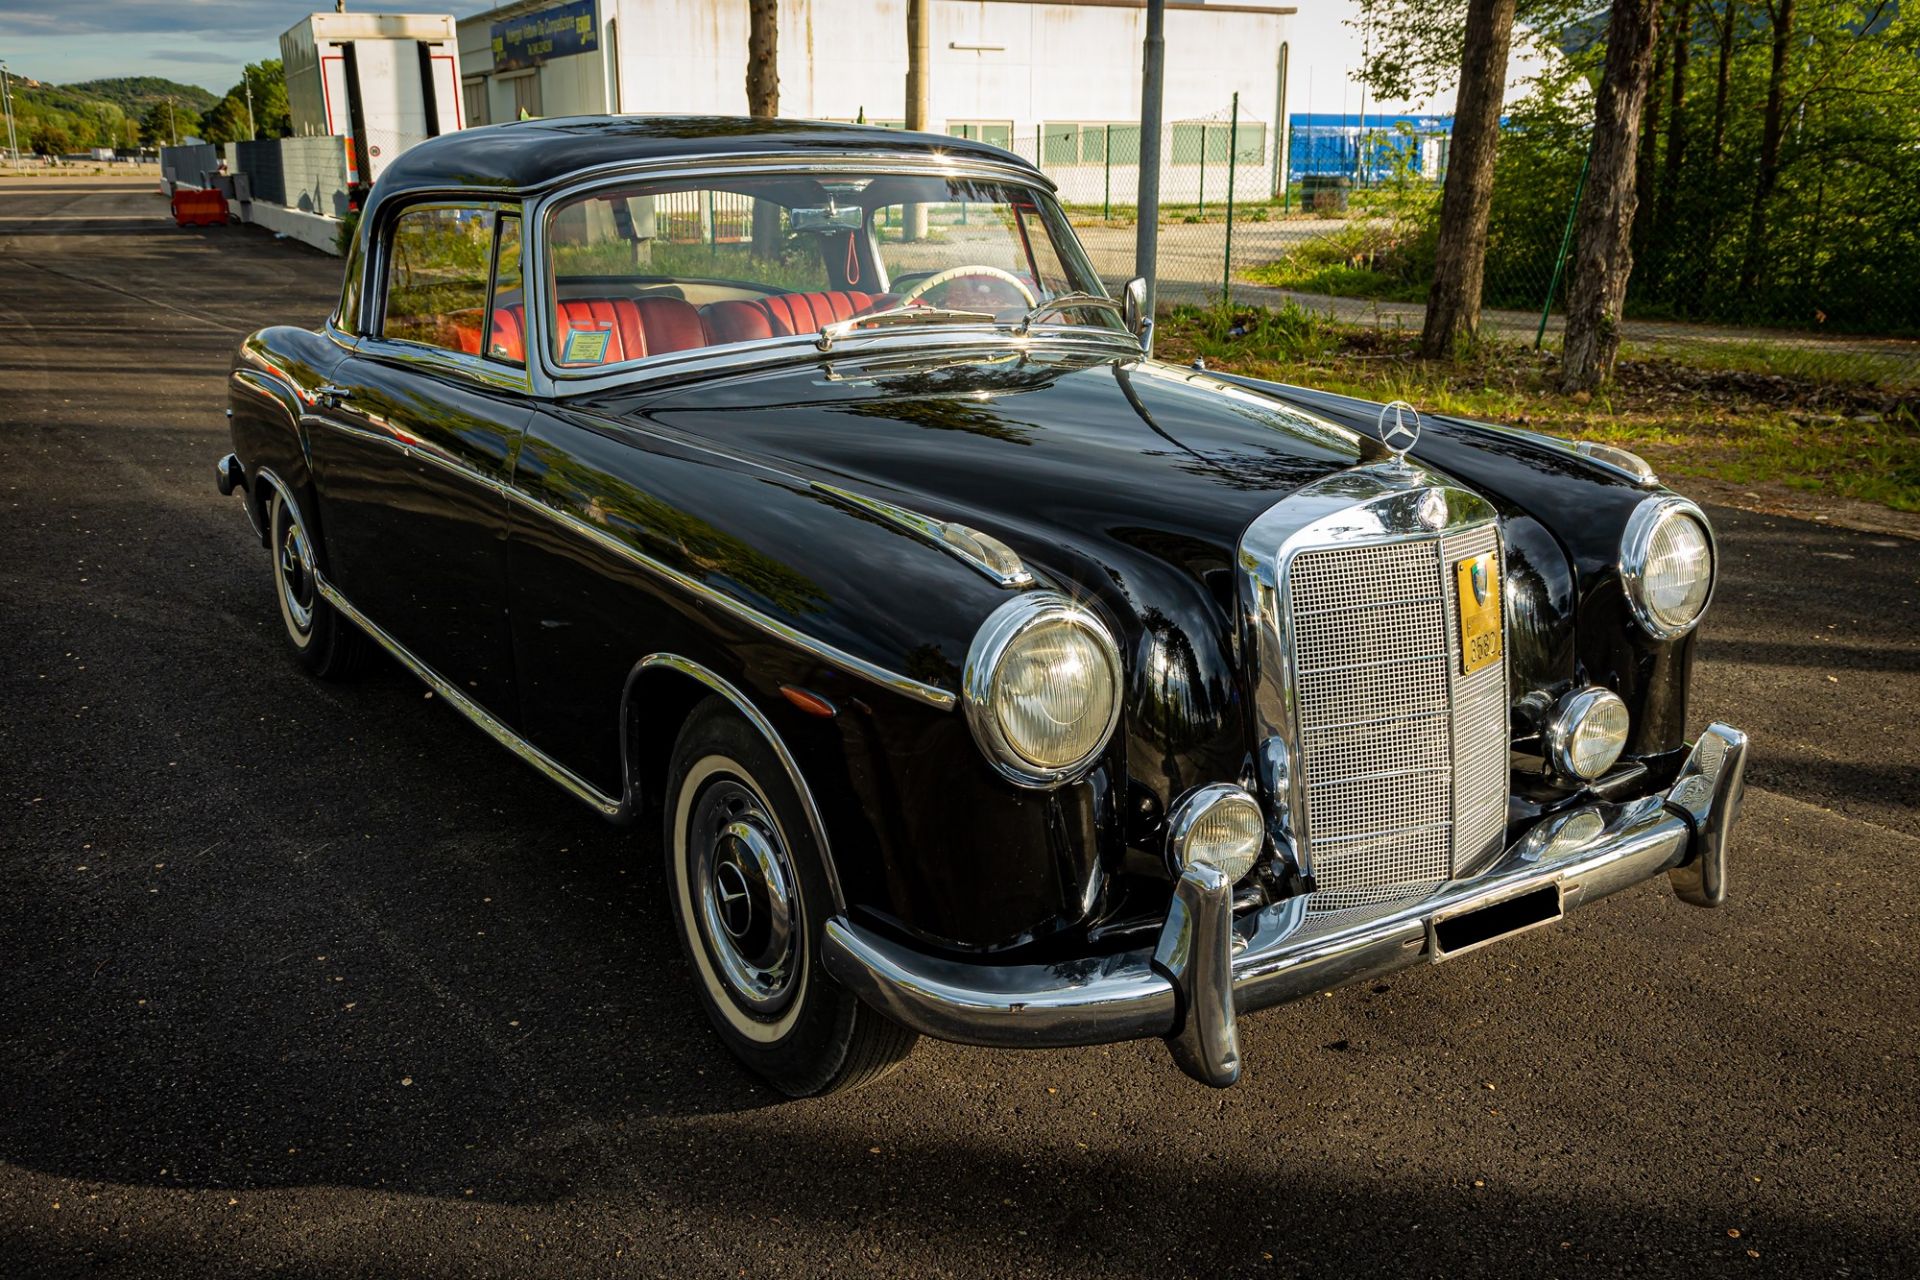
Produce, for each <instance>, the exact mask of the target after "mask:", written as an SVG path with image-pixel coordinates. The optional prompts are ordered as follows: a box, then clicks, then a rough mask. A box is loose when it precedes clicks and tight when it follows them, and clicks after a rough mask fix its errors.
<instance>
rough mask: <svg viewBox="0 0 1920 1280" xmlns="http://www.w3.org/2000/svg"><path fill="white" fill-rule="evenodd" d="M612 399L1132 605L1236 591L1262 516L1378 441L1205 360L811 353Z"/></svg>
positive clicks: (664, 427)
mask: <svg viewBox="0 0 1920 1280" xmlns="http://www.w3.org/2000/svg"><path fill="white" fill-rule="evenodd" d="M598 407H599V408H600V409H601V411H603V412H606V411H612V412H615V413H618V414H620V415H621V416H629V417H633V418H638V419H641V420H644V421H645V423H646V424H647V426H648V427H649V428H650V429H652V430H655V431H661V432H665V433H668V434H671V435H678V436H682V437H688V438H692V439H693V440H695V441H696V442H697V443H699V444H701V445H704V446H707V447H711V448H715V449H718V450H721V451H723V452H726V453H728V454H731V455H734V456H737V457H740V458H744V459H750V460H752V461H754V462H758V463H762V464H765V465H768V466H772V467H774V468H776V469H778V470H781V471H784V472H787V473H789V474H790V475H792V476H794V477H795V478H797V479H799V480H802V481H806V482H810V483H816V484H821V485H829V486H832V487H834V488H838V489H845V490H848V491H851V492H853V493H856V494H859V495H861V496H865V497H870V498H876V499H880V500H882V501H885V502H889V503H893V504H895V505H898V506H902V507H906V508H908V509H910V510H912V511H914V512H917V513H919V514H921V515H925V516H930V517H933V518H934V519H937V520H955V521H959V522H961V523H963V524H967V525H970V526H972V527H974V528H976V529H980V530H982V531H984V532H987V533H990V534H993V535H994V536H995V537H998V538H1000V539H1001V540H1002V541H1004V542H1006V543H1007V544H1008V545H1009V546H1012V547H1013V548H1014V549H1015V550H1016V551H1018V552H1019V553H1020V555H1021V557H1022V558H1023V559H1025V560H1026V561H1027V563H1028V564H1029V565H1030V566H1031V567H1033V568H1034V569H1035V570H1036V571H1038V572H1039V573H1041V574H1042V576H1044V577H1048V578H1051V579H1053V580H1054V582H1055V583H1056V585H1059V586H1061V587H1063V588H1068V589H1073V590H1077V591H1079V592H1082V593H1087V594H1092V595H1096V596H1101V597H1113V596H1115V595H1118V596H1120V597H1124V598H1125V603H1124V604H1122V603H1121V601H1120V600H1115V601H1114V603H1115V604H1116V606H1119V607H1121V608H1124V609H1127V610H1128V611H1132V612H1142V611H1145V610H1149V609H1152V608H1154V607H1155V606H1156V604H1157V603H1158V599H1157V596H1156V592H1155V590H1154V580H1156V579H1163V578H1165V577H1167V576H1168V575H1169V574H1171V575H1175V576H1177V577H1180V578H1183V579H1186V580H1187V581H1188V582H1189V583H1191V582H1195V581H1198V582H1203V583H1208V585H1209V586H1210V587H1217V585H1218V584H1217V582H1209V579H1211V578H1213V575H1214V572H1215V571H1216V570H1222V569H1230V567H1231V565H1232V562H1233V556H1234V552H1235V549H1236V548H1237V546H1238V544H1239V539H1240V535H1241V533H1242V531H1244V530H1245V529H1246V527H1247V525H1248V524H1249V523H1251V522H1252V520H1253V519H1254V517H1256V516H1257V515H1259V514H1260V513H1261V512H1262V511H1265V510H1266V509H1267V508H1268V507H1270V506H1272V505H1273V504H1274V503H1275V502H1277V501H1279V500H1280V499H1281V498H1282V497H1285V496H1286V495H1287V494H1289V493H1291V492H1293V491H1294V490H1296V489H1298V488H1300V487H1301V486H1302V485H1305V484H1308V483H1310V482H1312V481H1314V480H1316V479H1319V478H1320V477H1321V476H1324V475H1326V474H1328V473H1329V472H1332V471H1336V470H1340V469H1342V468H1345V467H1349V466H1352V465H1354V463H1355V462H1356V461H1358V460H1359V458H1360V455H1361V450H1362V447H1363V445H1362V443H1361V439H1360V437H1358V436H1357V435H1356V434H1354V433H1353V432H1351V431H1349V430H1347V429H1346V428H1343V427H1338V426H1334V425H1332V424H1330V423H1328V422H1326V421H1324V420H1321V419H1317V418H1313V417H1309V416H1308V415H1306V414H1304V413H1302V412H1299V411H1297V410H1294V409H1291V408H1289V407H1287V406H1285V405H1281V404H1279V403H1277V402H1275V401H1274V400H1272V399H1270V398H1268V397H1265V396H1261V395H1257V394H1255V393H1252V392H1249V391H1247V390H1245V389H1243V388H1238V387H1234V386H1232V385H1230V384H1227V383H1225V382H1221V381H1219V380H1216V379H1214V378H1212V377H1210V376H1208V375H1206V374H1204V373H1200V372H1197V371H1193V370H1187V369H1179V368H1175V367H1172V366H1168V365H1161V364H1155V363H1152V362H1143V361H1139V360H1126V359H1115V358H1111V357H1109V358H1100V357H1092V356H1086V355H1072V354H1064V353H1041V354H1026V355H1013V356H1007V355H1005V354H1004V353H994V354H992V355H986V354H980V353H975V354H972V355H970V356H968V357H966V358H964V359H951V360H949V362H947V363H944V364H938V363H929V362H928V361H927V360H926V359H925V358H924V357H923V358H921V359H919V360H917V361H915V362H913V363H910V364H902V363H895V364H887V363H881V362H867V363H862V364H852V363H847V364H829V365H825V366H821V365H810V366H806V367H801V368H785V369H779V370H775V371H771V372H764V373H759V374H749V375H744V376H740V377H737V378H732V379H728V380H726V381H724V382H721V383H715V382H712V381H707V382H702V383H699V384H695V385H691V386H686V387H683V388H681V389H679V390H676V391H669V392H667V393H665V394H659V393H656V394H653V395H650V396H647V397H646V398H645V399H644V400H628V401H624V402H623V401H613V402H608V403H605V404H603V405H601V406H598ZM1368 443H1371V442H1368ZM1229 598H1230V597H1229Z"/></svg>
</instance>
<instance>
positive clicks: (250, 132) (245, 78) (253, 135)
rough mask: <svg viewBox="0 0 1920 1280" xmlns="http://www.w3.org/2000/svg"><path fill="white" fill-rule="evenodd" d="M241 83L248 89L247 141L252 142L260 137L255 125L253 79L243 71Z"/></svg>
mask: <svg viewBox="0 0 1920 1280" xmlns="http://www.w3.org/2000/svg"><path fill="white" fill-rule="evenodd" d="M240 83H241V84H243V85H245V86H246V87H247V141H248V142H252V141H254V140H255V139H257V138H258V137H259V136H260V131H259V130H258V129H256V128H255V127H254V124H253V77H252V76H250V75H248V74H247V73H246V72H245V71H242V72H241V73H240Z"/></svg>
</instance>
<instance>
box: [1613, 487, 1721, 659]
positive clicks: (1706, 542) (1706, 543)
mask: <svg viewBox="0 0 1920 1280" xmlns="http://www.w3.org/2000/svg"><path fill="white" fill-rule="evenodd" d="M1620 574H1621V578H1622V579H1623V580H1624V581H1625V583H1626V588H1627V599H1628V600H1629V601H1631V602H1632V604H1633V612H1634V616H1635V617H1637V618H1638V619H1639V620H1640V625H1641V626H1643V627H1645V628H1646V629H1647V631H1648V633H1649V634H1651V635H1653V636H1655V637H1657V638H1659V639H1661V640H1671V639H1673V638H1674V637H1676V636H1682V635H1685V634H1686V633H1687V632H1688V631H1690V630H1692V628H1693V626H1694V624H1695V623H1697V622H1699V621H1700V615H1701V614H1702V613H1705V612H1706V608H1707V601H1708V599H1709V598H1711V597H1712V595H1713V532H1712V530H1711V529H1710V528H1709V527H1708V525H1707V517H1706V516H1705V515H1704V514H1703V513H1702V512H1701V510H1700V508H1699V507H1696V506H1694V505H1693V504H1692V503H1691V502H1688V501H1687V500H1686V499H1685V498H1677V497H1664V498H1651V499H1649V500H1647V501H1646V502H1643V503H1641V504H1640V506H1639V507H1638V508H1637V509H1636V510H1635V511H1634V513H1633V517H1632V518H1631V519H1629V520H1628V521H1627V533H1626V537H1625V538H1624V539H1623V540H1622V542H1621V545H1620Z"/></svg>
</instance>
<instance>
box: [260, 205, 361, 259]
mask: <svg viewBox="0 0 1920 1280" xmlns="http://www.w3.org/2000/svg"><path fill="white" fill-rule="evenodd" d="M240 220H241V221H242V222H250V223H252V224H253V225H254V226H256V227H265V228H266V229H267V230H269V231H273V232H276V233H278V234H280V235H284V236H286V237H287V238H288V239H290V240H298V241H299V242H300V243H302V244H310V245H312V246H313V247H314V248H316V249H319V250H322V251H323V252H326V253H332V254H338V253H339V252H340V250H339V247H338V238H339V235H340V219H338V218H326V217H322V216H321V215H319V214H317V213H307V212H305V211H304V210H300V209H289V208H287V206H285V205H283V204H272V203H270V202H268V201H265V200H249V201H248V202H247V203H245V204H243V205H241V206H240Z"/></svg>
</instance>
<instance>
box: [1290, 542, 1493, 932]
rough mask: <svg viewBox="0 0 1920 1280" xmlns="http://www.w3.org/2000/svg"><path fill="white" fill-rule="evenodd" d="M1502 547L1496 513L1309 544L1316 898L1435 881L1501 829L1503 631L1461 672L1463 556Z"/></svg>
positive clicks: (1304, 827) (1299, 676)
mask: <svg viewBox="0 0 1920 1280" xmlns="http://www.w3.org/2000/svg"><path fill="white" fill-rule="evenodd" d="M1499 549H1500V548H1499V535H1498V533H1497V532H1496V526H1495V525H1493V524H1492V523H1486V524H1481V525H1477V526H1474V527H1471V528H1468V529H1464V530H1461V531H1459V532H1456V533H1453V534H1450V535H1447V536H1445V537H1433V538H1425V539H1420V540H1414V541H1401V542H1385V543H1375V544H1359V545H1345V546H1338V547H1326V548H1313V549H1309V550H1305V551H1302V552H1300V553H1298V554H1297V555H1296V556H1294V558H1293V560H1292V562H1291V565H1290V567H1289V570H1288V575H1287V583H1288V586H1287V601H1286V608H1287V610H1288V622H1289V629H1290V632H1291V636H1292V670H1291V672H1290V673H1289V675H1290V677H1291V680H1292V684H1293V691H1294V704H1293V705H1294V708H1295V714H1296V716H1297V720H1296V732H1297V739H1296V740H1297V741H1298V743H1299V750H1300V767H1301V769H1302V770H1303V774H1304V782H1305V786H1304V788H1303V792H1302V799H1303V801H1304V803H1303V805H1302V808H1303V810H1304V811H1303V812H1302V813H1301V814H1299V815H1297V817H1296V821H1295V830H1296V833H1297V834H1298V835H1299V836H1300V837H1301V838H1302V839H1303V840H1304V842H1305V845H1306V848H1307V852H1308V855H1309V857H1310V858H1311V861H1312V866H1313V874H1314V880H1315V883H1316V884H1317V885H1318V887H1319V892H1318V893H1317V894H1316V895H1315V898H1314V902H1315V907H1316V909H1319V910H1339V909H1344V908H1347V907H1356V906H1362V905H1365V904H1367V903H1371V902H1378V901H1381V900H1383V899H1386V898H1391V897H1397V896H1400V895H1403V894H1410V893H1416V892H1420V891H1423V890H1426V889H1430V888H1432V887H1433V886H1435V885H1437V884H1439V883H1440V882H1441V881H1444V880H1447V879H1449V878H1451V877H1452V876H1454V875H1455V874H1457V873H1458V872H1459V871H1460V870H1462V869H1463V868H1465V867H1467V866H1469V865H1470V864H1471V863H1473V862H1474V861H1475V860H1476V859H1478V858H1479V857H1481V856H1482V855H1484V854H1486V853H1488V852H1490V851H1491V850H1492V849H1494V848H1495V847H1496V846H1497V845H1498V844H1499V842H1500V839H1501V835H1502V833H1503V831H1504V829H1505V826H1506V812H1507V690H1506V684H1507V679H1506V658H1505V655H1504V646H1503V653H1502V656H1501V658H1500V659H1499V660H1497V661H1495V662H1493V663H1490V664H1489V665H1487V666H1485V667H1482V668H1481V669H1480V670H1478V671H1476V672H1474V673H1473V674H1472V675H1462V674H1460V667H1461V662H1460V622H1459V616H1458V608H1459V604H1458V601H1456V600H1455V599H1454V588H1453V572H1454V566H1455V565H1456V564H1458V563H1459V561H1460V560H1462V559H1464V558H1466V557H1469V556H1475V555H1481V554H1485V553H1487V552H1489V551H1491V552H1494V553H1495V554H1496V555H1497V554H1498V552H1499ZM1503 567H1504V566H1503Z"/></svg>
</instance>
